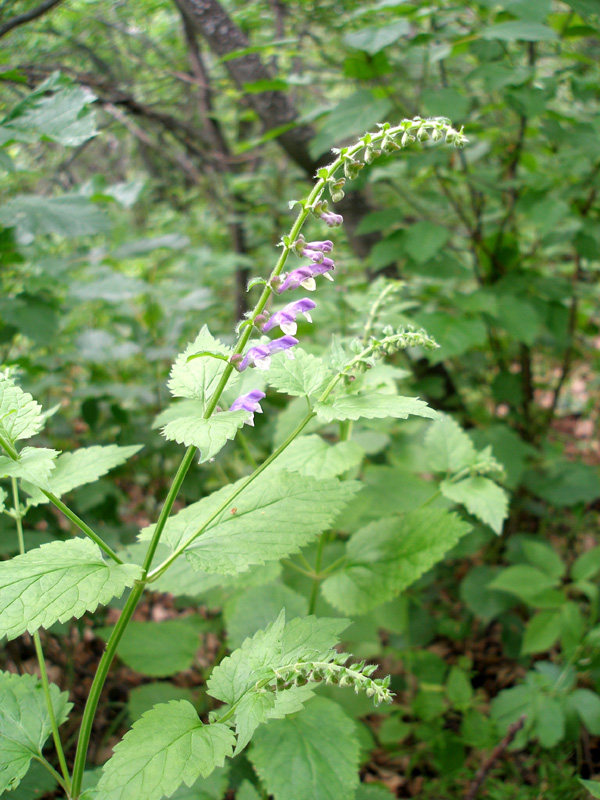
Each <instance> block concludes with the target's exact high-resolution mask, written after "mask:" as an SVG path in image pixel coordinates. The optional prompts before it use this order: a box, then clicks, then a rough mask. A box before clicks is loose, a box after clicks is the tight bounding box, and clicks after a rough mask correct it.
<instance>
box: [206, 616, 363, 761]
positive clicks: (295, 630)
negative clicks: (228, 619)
mask: <svg viewBox="0 0 600 800" xmlns="http://www.w3.org/2000/svg"><path fill="white" fill-rule="evenodd" d="M347 625H348V623H347V620H339V619H338V620H335V619H317V618H316V617H304V618H302V619H301V618H298V617H297V618H295V619H293V620H291V621H290V622H288V623H287V625H286V623H285V612H284V611H282V612H281V613H280V614H279V616H278V617H277V619H276V620H275V622H273V623H272V624H271V625H269V627H268V628H266V629H265V630H262V631H258V632H257V633H256V634H255V635H254V636H253V637H252V639H246V641H245V642H244V643H243V645H242V646H241V647H240V648H239V649H238V650H234V652H233V653H232V654H231V656H229V657H228V658H226V659H224V660H223V661H222V662H221V664H219V666H218V667H216V668H215V669H214V670H213V672H212V675H211V677H210V679H209V681H208V693H209V694H210V695H211V696H212V697H216V698H217V699H218V700H222V701H223V702H225V703H229V704H230V705H234V704H236V706H235V714H234V721H235V725H236V733H237V736H238V741H237V747H236V751H235V752H236V753H238V752H239V751H240V750H242V749H243V748H244V747H245V746H246V745H247V744H248V742H249V741H250V738H251V737H252V734H253V733H254V731H255V730H256V728H258V726H259V725H260V724H262V723H264V722H266V721H267V720H268V719H281V718H282V717H284V716H286V715H287V714H291V713H295V712H297V711H298V710H299V709H300V708H302V705H303V703H305V702H306V700H308V699H309V698H310V697H312V694H313V692H312V689H311V688H310V686H292V687H289V688H287V689H285V690H284V691H281V692H279V693H278V694H275V692H273V691H265V690H264V689H263V690H259V691H257V690H256V686H257V683H258V682H264V683H265V684H274V685H276V683H277V674H276V670H281V669H282V668H283V667H286V666H288V665H291V664H295V663H296V662H297V661H299V660H300V659H302V660H303V661H309V660H319V661H331V660H332V659H333V658H335V656H336V655H337V653H336V651H335V650H334V649H333V647H334V646H335V645H336V644H337V642H338V636H339V634H340V633H341V632H342V631H343V630H344V629H345V628H346V627H347Z"/></svg>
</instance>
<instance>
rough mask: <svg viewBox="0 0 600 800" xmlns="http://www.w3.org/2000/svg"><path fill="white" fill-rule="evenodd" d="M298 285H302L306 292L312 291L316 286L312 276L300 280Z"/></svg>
mask: <svg viewBox="0 0 600 800" xmlns="http://www.w3.org/2000/svg"><path fill="white" fill-rule="evenodd" d="M300 286H304V288H305V289H306V291H307V292H314V290H315V289H316V288H317V284H316V283H315V279H314V278H306V279H305V280H303V281H300Z"/></svg>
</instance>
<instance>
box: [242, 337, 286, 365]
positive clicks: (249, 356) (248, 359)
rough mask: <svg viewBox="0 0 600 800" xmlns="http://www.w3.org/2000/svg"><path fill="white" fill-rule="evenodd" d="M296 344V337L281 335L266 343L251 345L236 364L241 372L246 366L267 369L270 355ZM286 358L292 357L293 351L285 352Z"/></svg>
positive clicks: (269, 363)
mask: <svg viewBox="0 0 600 800" xmlns="http://www.w3.org/2000/svg"><path fill="white" fill-rule="evenodd" d="M296 344H298V339H294V337H293V336H282V337H281V338H280V339H273V341H272V342H269V343H268V344H259V345H257V346H256V347H251V348H250V350H248V352H247V353H246V355H245V356H244V358H243V359H242V361H241V362H240V364H239V366H238V370H239V371H240V372H243V371H244V370H245V369H246V367H249V366H254V367H256V368H257V369H262V370H267V369H269V367H270V366H271V356H272V354H273V353H278V352H279V351H280V350H289V348H290V347H294V345H296ZM287 356H288V358H293V357H294V354H293V353H287Z"/></svg>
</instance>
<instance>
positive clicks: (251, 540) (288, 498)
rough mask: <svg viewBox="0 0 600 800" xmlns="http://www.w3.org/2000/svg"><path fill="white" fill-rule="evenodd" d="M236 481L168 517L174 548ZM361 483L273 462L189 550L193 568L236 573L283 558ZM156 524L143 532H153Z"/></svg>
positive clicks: (328, 519)
mask: <svg viewBox="0 0 600 800" xmlns="http://www.w3.org/2000/svg"><path fill="white" fill-rule="evenodd" d="M244 480H245V479H242V480H241V481H238V483H237V484H233V485H231V486H225V487H224V488H223V489H220V490H219V491H218V492H214V493H213V494H211V495H210V496H209V497H205V498H203V499H202V500H200V501H199V502H198V503H193V504H192V505H191V506H188V507H187V508H185V509H183V511H180V512H179V513H178V514H175V515H174V516H173V517H170V518H169V520H168V522H167V525H166V527H165V534H164V538H165V540H166V541H167V542H168V543H169V544H170V546H171V547H172V548H173V549H174V548H176V547H177V546H178V545H179V544H180V543H181V542H183V541H184V540H185V539H187V538H188V536H191V535H192V534H193V533H195V532H196V531H197V530H198V529H199V527H200V526H201V525H202V524H203V523H204V522H205V520H207V519H208V518H209V517H210V516H211V515H212V514H213V513H215V511H216V510H217V509H218V508H219V506H221V505H222V504H223V503H224V502H226V500H227V497H230V496H231V495H232V494H233V492H234V491H235V490H236V488H237V487H238V486H239V485H240V483H242V482H243V481H244ZM359 488H360V484H358V483H356V482H353V481H345V482H343V483H342V482H341V481H339V480H337V479H335V478H333V479H331V480H317V479H316V478H309V477H305V476H303V475H298V474H297V473H289V472H285V471H281V472H277V471H275V470H274V469H271V468H269V469H268V470H266V471H265V472H264V473H263V475H261V476H260V477H259V478H257V479H256V480H255V481H253V482H252V483H251V484H250V485H249V486H248V488H247V489H245V490H244V491H243V492H241V494H240V495H239V496H238V497H236V498H235V500H233V501H232V502H231V506H228V507H226V508H225V510H224V511H222V512H221V513H220V514H219V515H218V517H217V518H216V519H214V520H213V521H212V522H211V523H210V525H208V527H207V528H206V530H205V531H204V532H203V533H202V535H201V536H199V537H198V538H197V539H196V540H195V541H194V542H193V543H192V544H191V545H190V546H189V547H188V548H187V550H186V551H185V554H186V557H187V558H188V560H189V562H190V563H191V564H192V566H193V567H194V568H195V569H198V570H202V571H204V572H210V573H213V572H218V573H221V574H223V575H228V574H230V575H233V574H236V573H238V572H245V571H246V570H247V569H248V568H249V567H250V566H252V565H253V564H264V563H266V562H267V561H273V560H279V559H280V558H285V557H286V556H288V555H290V554H291V553H297V552H298V551H299V550H300V549H301V548H302V547H304V545H306V544H308V543H309V542H311V541H313V540H314V539H315V538H316V537H317V536H318V535H319V534H320V533H322V532H323V531H324V530H327V528H329V526H330V525H331V524H332V522H333V521H334V520H335V518H336V517H337V516H338V514H339V512H340V511H341V510H342V508H343V507H344V506H345V505H346V504H347V503H348V501H349V500H350V499H351V497H352V496H353V495H354V494H355V493H356V492H357V491H358V489H359ZM153 529H154V528H153V526H151V527H150V528H146V529H145V531H144V535H145V536H146V537H147V536H148V535H150V534H151V532H152V530H153Z"/></svg>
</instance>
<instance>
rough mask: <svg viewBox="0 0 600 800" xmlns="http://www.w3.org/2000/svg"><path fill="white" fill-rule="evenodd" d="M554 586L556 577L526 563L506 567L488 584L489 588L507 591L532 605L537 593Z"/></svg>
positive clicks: (539, 593)
mask: <svg viewBox="0 0 600 800" xmlns="http://www.w3.org/2000/svg"><path fill="white" fill-rule="evenodd" d="M555 586H556V578H553V577H551V576H549V575H547V574H546V573H545V572H542V571H541V570H539V569H536V568H535V567H530V566H527V565H526V564H517V565H516V566H514V567H507V568H506V569H504V570H502V572H501V573H500V574H499V575H498V577H496V578H494V580H493V581H492V582H491V583H490V584H489V588H490V589H497V590H500V591H503V592H508V593H509V594H513V595H515V596H516V597H518V598H519V599H520V600H523V601H524V602H526V603H531V604H533V605H535V601H536V598H537V597H538V595H541V594H543V593H544V592H546V591H547V590H548V589H552V588H553V587H555Z"/></svg>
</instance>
